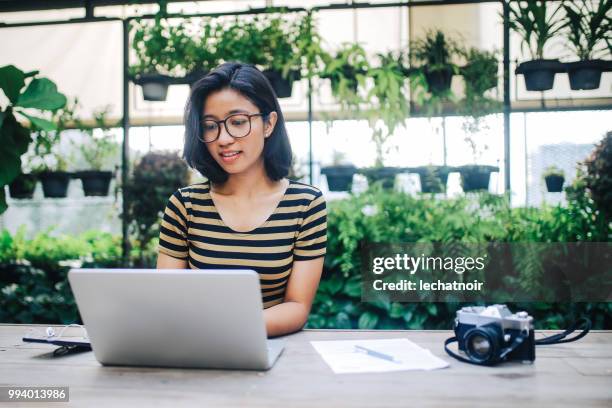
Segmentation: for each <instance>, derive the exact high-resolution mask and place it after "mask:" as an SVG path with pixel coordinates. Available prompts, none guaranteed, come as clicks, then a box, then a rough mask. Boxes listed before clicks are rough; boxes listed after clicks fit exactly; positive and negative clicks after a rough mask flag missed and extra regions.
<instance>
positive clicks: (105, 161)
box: [77, 107, 120, 197]
mask: <svg viewBox="0 0 612 408" xmlns="http://www.w3.org/2000/svg"><path fill="white" fill-rule="evenodd" d="M107 113H108V107H107V108H106V109H104V110H101V111H97V112H95V113H94V118H95V122H96V128H99V129H100V131H101V132H102V134H101V135H99V136H96V135H95V134H94V129H92V128H85V127H81V129H82V130H84V132H83V136H85V138H84V140H82V141H81V143H80V145H79V150H80V151H81V154H82V155H83V158H84V159H85V162H86V163H87V164H88V165H89V170H83V171H79V172H77V176H78V177H79V178H80V179H81V183H82V185H83V192H84V194H85V196H88V197H89V196H107V195H108V189H109V186H110V181H111V179H112V178H113V172H112V171H109V170H103V169H104V168H105V167H111V168H112V167H113V165H114V164H116V163H114V162H116V161H117V160H116V159H117V156H118V155H119V153H120V148H119V144H118V143H117V142H116V141H115V140H114V137H113V135H112V134H111V133H110V132H109V130H110V127H109V126H108V125H107V123H106V122H107V121H106V115H107Z"/></svg>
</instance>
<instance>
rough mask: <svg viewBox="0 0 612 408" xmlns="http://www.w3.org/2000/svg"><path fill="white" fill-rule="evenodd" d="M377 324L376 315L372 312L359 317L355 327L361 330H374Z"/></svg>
mask: <svg viewBox="0 0 612 408" xmlns="http://www.w3.org/2000/svg"><path fill="white" fill-rule="evenodd" d="M377 323H378V315H376V314H374V313H372V312H365V313H363V314H362V315H361V316H359V322H358V323H357V326H358V327H359V328H360V329H362V330H372V329H374V328H376V324H377Z"/></svg>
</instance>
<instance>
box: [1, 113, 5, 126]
mask: <svg viewBox="0 0 612 408" xmlns="http://www.w3.org/2000/svg"><path fill="white" fill-rule="evenodd" d="M5 116H6V112H0V129H2V123H3V122H4V117H5Z"/></svg>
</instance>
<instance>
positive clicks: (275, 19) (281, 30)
mask: <svg viewBox="0 0 612 408" xmlns="http://www.w3.org/2000/svg"><path fill="white" fill-rule="evenodd" d="M261 35H262V36H263V39H264V41H263V42H264V48H263V49H262V50H261V52H262V53H263V54H264V56H265V58H266V60H267V61H266V63H265V65H264V70H263V73H264V75H265V76H266V78H268V81H270V84H271V85H272V88H274V91H275V93H276V95H277V96H278V97H279V98H288V97H290V96H291V93H292V88H293V82H294V81H298V80H300V79H301V72H300V68H301V60H300V57H299V55H298V50H297V47H296V38H297V36H298V35H299V26H298V25H297V24H292V23H289V22H288V20H286V19H283V17H282V14H279V15H276V14H267V15H266V18H265V19H264V25H263V28H262V29H261Z"/></svg>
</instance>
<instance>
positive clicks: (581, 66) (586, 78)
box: [565, 60, 612, 91]
mask: <svg viewBox="0 0 612 408" xmlns="http://www.w3.org/2000/svg"><path fill="white" fill-rule="evenodd" d="M565 65H566V67H567V75H568V76H569V81H570V88H571V89H572V90H574V91H578V90H588V89H597V88H599V84H600V83H601V73H602V72H604V71H609V70H611V69H612V61H604V60H592V61H576V62H569V63H567V64H565Z"/></svg>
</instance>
